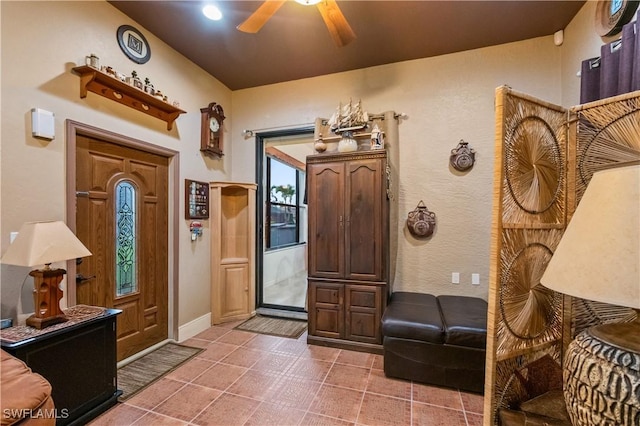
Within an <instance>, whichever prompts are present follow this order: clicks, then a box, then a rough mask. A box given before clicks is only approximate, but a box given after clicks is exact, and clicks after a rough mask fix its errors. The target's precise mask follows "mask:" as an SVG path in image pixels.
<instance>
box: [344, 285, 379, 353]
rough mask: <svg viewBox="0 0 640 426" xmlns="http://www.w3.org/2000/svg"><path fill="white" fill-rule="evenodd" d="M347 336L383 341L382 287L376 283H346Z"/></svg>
mask: <svg viewBox="0 0 640 426" xmlns="http://www.w3.org/2000/svg"><path fill="white" fill-rule="evenodd" d="M344 292H345V303H344V304H345V309H346V312H345V314H346V321H345V338H346V339H349V340H354V341H359V342H366V343H382V334H381V326H380V318H381V315H382V289H381V287H379V286H376V285H349V284H347V285H345V290H344Z"/></svg>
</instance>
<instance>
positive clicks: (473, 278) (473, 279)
mask: <svg viewBox="0 0 640 426" xmlns="http://www.w3.org/2000/svg"><path fill="white" fill-rule="evenodd" d="M471 284H473V285H480V274H471Z"/></svg>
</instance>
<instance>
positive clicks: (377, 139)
mask: <svg viewBox="0 0 640 426" xmlns="http://www.w3.org/2000/svg"><path fill="white" fill-rule="evenodd" d="M371 149H374V150H375V149H384V133H383V132H382V130H380V127H378V124H374V125H373V129H372V130H371Z"/></svg>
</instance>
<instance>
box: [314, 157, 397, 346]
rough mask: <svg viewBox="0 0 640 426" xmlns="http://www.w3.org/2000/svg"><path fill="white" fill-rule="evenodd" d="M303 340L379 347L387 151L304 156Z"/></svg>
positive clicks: (385, 241) (384, 300) (386, 232)
mask: <svg viewBox="0 0 640 426" xmlns="http://www.w3.org/2000/svg"><path fill="white" fill-rule="evenodd" d="M307 204H308V209H309V210H308V211H309V238H308V245H309V252H308V253H309V262H308V269H309V270H308V282H309V293H308V294H309V335H308V342H309V343H315V344H320V345H325V346H336V347H341V348H349V349H353V350H360V351H367V352H375V353H381V350H382V346H381V343H382V333H381V326H380V319H381V317H382V313H383V311H384V308H385V307H386V303H387V292H388V290H387V284H388V271H389V265H388V263H389V261H388V259H389V255H388V251H389V249H388V238H389V237H388V235H389V202H388V199H387V152H386V151H385V150H380V151H358V152H353V153H342V154H338V153H336V154H321V155H312V156H309V157H307Z"/></svg>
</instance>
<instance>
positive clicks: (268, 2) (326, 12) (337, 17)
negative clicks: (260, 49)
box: [237, 0, 356, 47]
mask: <svg viewBox="0 0 640 426" xmlns="http://www.w3.org/2000/svg"><path fill="white" fill-rule="evenodd" d="M286 1H287V0H265V2H264V3H262V4H261V5H260V7H258V9H257V10H256V11H255V12H253V14H252V15H251V16H249V18H247V20H246V21H244V22H243V23H242V24H240V25H238V26H237V28H238V29H239V30H240V31H242V32H245V33H257V32H258V31H260V28H262V26H263V25H264V24H265V23H266V22H267V21H268V20H269V19H270V18H271V17H272V16H273V15H274V14H275V13H276V12H277V11H278V9H280V7H281V6H282V5H283V4H284V3H285V2H286ZM296 1H297V2H298V3H302V4H304V5H312V4H315V5H316V6H317V7H318V10H319V11H320V14H321V15H322V19H323V20H324V23H325V25H326V26H327V29H328V30H329V34H331V38H333V41H334V42H335V43H336V45H338V47H342V46H346V45H347V44H349V43H351V42H352V41H353V40H354V39H355V38H356V34H355V33H354V32H353V30H352V29H351V26H350V25H349V23H348V22H347V20H346V18H345V17H344V15H343V14H342V11H340V8H339V7H338V4H337V3H336V1H335V0H319V1H318V0H296Z"/></svg>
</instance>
